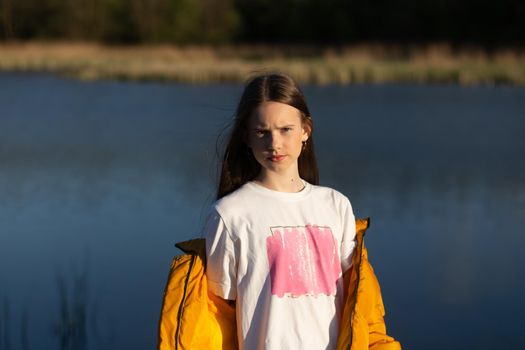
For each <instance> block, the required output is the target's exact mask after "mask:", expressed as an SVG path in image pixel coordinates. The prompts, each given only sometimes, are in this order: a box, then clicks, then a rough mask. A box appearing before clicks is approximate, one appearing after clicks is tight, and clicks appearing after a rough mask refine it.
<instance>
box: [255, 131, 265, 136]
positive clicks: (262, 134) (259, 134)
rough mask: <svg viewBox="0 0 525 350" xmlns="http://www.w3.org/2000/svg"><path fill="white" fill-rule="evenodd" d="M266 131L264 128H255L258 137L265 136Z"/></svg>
mask: <svg viewBox="0 0 525 350" xmlns="http://www.w3.org/2000/svg"><path fill="white" fill-rule="evenodd" d="M265 134H266V132H265V131H264V130H255V136H257V137H264V135H265Z"/></svg>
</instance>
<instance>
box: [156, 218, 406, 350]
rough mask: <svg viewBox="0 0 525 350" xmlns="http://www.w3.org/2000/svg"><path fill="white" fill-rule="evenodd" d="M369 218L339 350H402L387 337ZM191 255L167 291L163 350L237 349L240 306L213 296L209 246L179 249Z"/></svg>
mask: <svg viewBox="0 0 525 350" xmlns="http://www.w3.org/2000/svg"><path fill="white" fill-rule="evenodd" d="M369 222H370V220H369V219H357V220H356V231H357V232H356V243H357V244H356V248H355V252H354V255H353V258H352V268H350V269H349V270H348V271H347V272H345V274H344V276H343V278H344V281H345V291H346V292H345V302H344V310H343V314H342V319H341V322H340V330H339V338H338V342H337V349H338V350H342V349H347V350H364V349H373V350H400V349H401V345H400V344H399V342H397V341H395V340H394V339H393V338H392V337H389V336H388V335H387V334H386V327H385V322H384V319H383V316H384V314H385V310H384V306H383V300H382V298H381V291H380V288H379V283H378V281H377V278H376V276H375V274H374V270H373V269H372V266H371V265H370V263H369V262H368V254H367V251H366V248H365V245H364V240H363V236H364V234H365V231H366V229H367V228H368V226H369ZM176 246H177V247H178V248H180V249H181V250H182V251H183V252H185V253H186V254H184V255H181V256H176V257H175V258H174V259H173V262H172V264H171V270H170V274H169V277H168V282H167V284H166V289H165V291H164V298H163V303H162V310H161V314H160V321H159V334H158V336H159V339H158V347H157V348H158V349H159V350H173V349H177V350H183V349H196V350H200V349H210V350H221V349H228V350H229V349H237V347H238V346H237V329H236V321H235V305H234V303H232V302H229V301H227V300H224V299H221V298H219V297H217V296H215V295H214V294H213V293H208V284H207V280H206V274H205V266H206V264H205V261H206V251H205V241H204V239H202V238H200V239H194V240H190V241H186V242H182V243H178V244H177V245H176Z"/></svg>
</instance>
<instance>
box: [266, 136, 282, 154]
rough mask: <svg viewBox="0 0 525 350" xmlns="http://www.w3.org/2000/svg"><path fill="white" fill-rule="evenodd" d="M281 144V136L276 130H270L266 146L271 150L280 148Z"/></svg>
mask: <svg viewBox="0 0 525 350" xmlns="http://www.w3.org/2000/svg"><path fill="white" fill-rule="evenodd" d="M281 145H282V140H281V137H280V136H279V134H278V133H277V132H272V133H270V134H269V137H268V148H269V149H271V150H277V149H280V148H281Z"/></svg>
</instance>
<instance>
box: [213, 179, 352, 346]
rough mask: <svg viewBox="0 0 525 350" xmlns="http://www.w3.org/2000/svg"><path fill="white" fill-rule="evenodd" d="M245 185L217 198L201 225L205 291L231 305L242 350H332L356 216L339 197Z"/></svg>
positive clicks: (310, 188)
mask: <svg viewBox="0 0 525 350" xmlns="http://www.w3.org/2000/svg"><path fill="white" fill-rule="evenodd" d="M303 182H304V184H305V187H304V188H303V190H301V191H300V192H295V193H288V192H279V191H274V190H271V189H268V188H266V187H263V186H261V185H259V184H257V183H255V182H248V183H246V184H245V185H243V186H242V187H240V188H239V189H237V190H236V191H234V192H232V193H231V194H229V195H227V196H225V197H223V198H221V199H220V200H218V201H216V202H215V203H214V204H213V205H212V207H211V210H210V212H209V214H208V217H207V219H206V224H205V227H204V234H205V237H206V252H207V270H206V274H207V277H208V286H209V289H210V290H211V291H212V292H213V293H214V294H216V295H218V296H220V297H222V298H224V299H230V300H236V311H237V332H238V339H239V345H240V349H241V350H243V349H247V350H252V349H271V350H278V349H286V350H294V349H301V350H308V349H312V350H321V349H335V348H336V343H337V335H338V331H339V318H340V313H341V312H342V310H341V308H342V303H343V281H342V273H343V272H344V271H346V270H347V269H348V268H349V267H350V264H351V255H352V252H353V250H354V246H355V241H354V238H355V230H356V229H355V219H354V214H353V211H352V206H351V204H350V201H349V200H348V198H347V197H346V196H344V195H343V194H341V193H340V192H338V191H336V190H333V189H331V188H328V187H322V186H315V185H312V184H309V183H308V182H306V181H304V180H303Z"/></svg>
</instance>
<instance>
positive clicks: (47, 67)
mask: <svg viewBox="0 0 525 350" xmlns="http://www.w3.org/2000/svg"><path fill="white" fill-rule="evenodd" d="M263 70H277V71H283V72H287V73H289V74H290V75H292V76H293V77H294V78H296V79H297V80H298V81H299V82H301V83H303V84H314V85H326V84H337V85H348V84H360V83H370V84H382V83H416V84H456V85H465V86H469V85H511V86H525V50H518V49H512V48H510V49H499V50H496V51H494V52H490V53H487V52H486V51H485V50H483V49H481V48H478V47H464V48H460V49H455V48H452V47H451V46H450V45H448V44H446V43H435V44H429V45H425V46H422V45H420V46H396V45H382V44H362V45H348V46H342V47H314V46H297V45H296V46H284V45H241V46H232V45H224V46H204V45H202V46H200V45H192V46H184V47H180V46H172V45H139V46H108V45H101V44H96V43H84V42H37V41H31V42H17V43H1V44H0V71H17V72H44V73H52V74H58V75H62V76H67V77H72V78H75V79H79V80H87V81H92V80H100V79H102V80H108V79H109V80H122V81H156V82H179V83H187V84H213V83H242V82H244V81H245V80H246V78H247V77H248V76H249V75H251V74H253V73H254V72H258V71H263Z"/></svg>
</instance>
